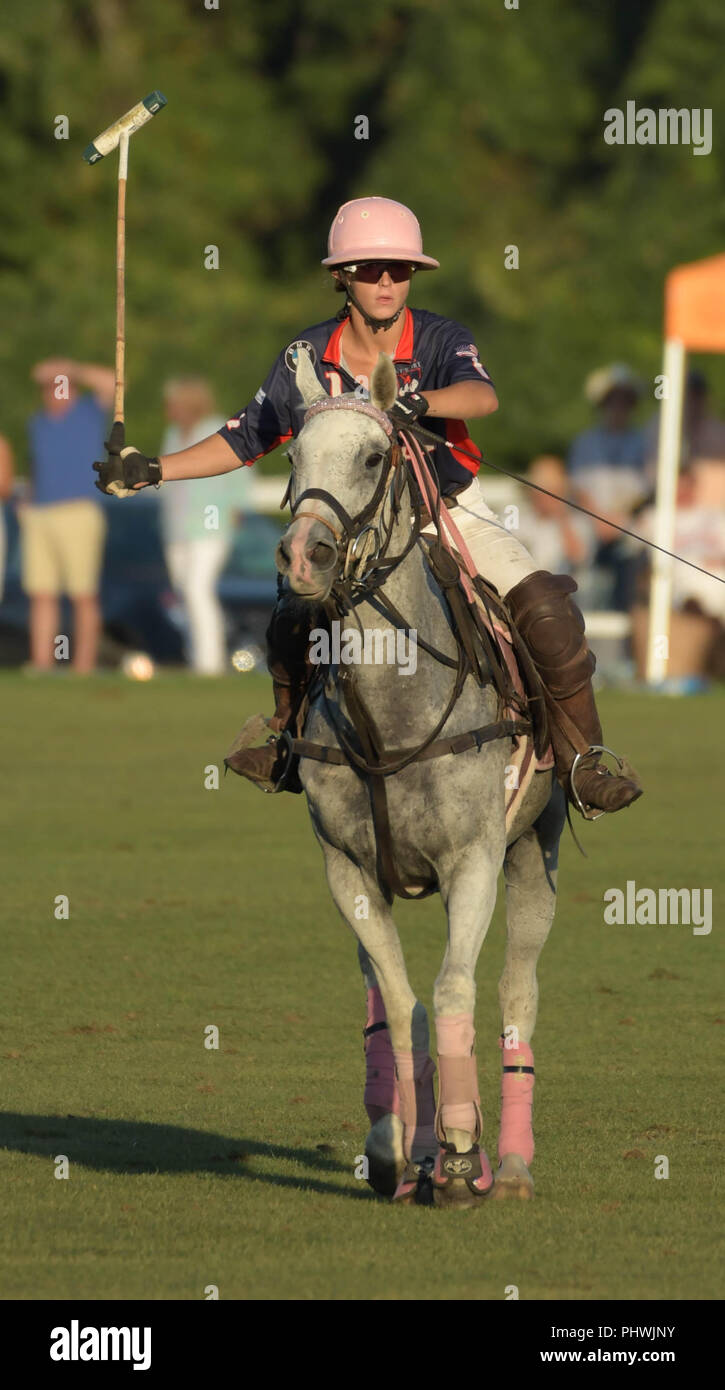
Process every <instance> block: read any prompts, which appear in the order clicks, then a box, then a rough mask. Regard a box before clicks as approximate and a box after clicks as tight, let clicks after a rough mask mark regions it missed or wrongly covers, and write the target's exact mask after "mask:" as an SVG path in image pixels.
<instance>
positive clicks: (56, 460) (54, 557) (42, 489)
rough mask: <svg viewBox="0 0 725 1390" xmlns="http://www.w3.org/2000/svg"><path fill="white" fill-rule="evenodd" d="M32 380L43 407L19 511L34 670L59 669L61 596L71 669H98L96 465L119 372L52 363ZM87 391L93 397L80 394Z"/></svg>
mask: <svg viewBox="0 0 725 1390" xmlns="http://www.w3.org/2000/svg"><path fill="white" fill-rule="evenodd" d="M31 376H32V378H33V380H34V381H35V382H37V384H38V386H39V387H40V389H41V393H42V400H43V408H42V410H39V411H38V412H37V414H35V415H33V416H31V418H30V421H29V425H28V429H29V442H30V491H29V501H28V502H26V503H23V505H22V506H21V507H19V508H18V520H19V522H20V527H21V536H22V582H23V588H24V589H25V591H26V593H27V594H28V595H29V596H30V668H29V669H31V670H37V671H48V670H52V669H54V668H55V638H56V636H58V627H59V621H60V595H61V594H68V595H69V597H70V598H71V599H72V601H73V645H72V666H73V668H74V670H76V671H82V672H89V671H92V670H93V669H94V668H95V665H96V658H97V654H98V641H99V637H100V632H101V610H100V605H99V602H98V588H99V582H100V573H101V565H102V561H103V548H104V541H105V535H106V518H105V516H104V513H103V509H102V506H101V504H100V501H99V500H97V499H98V498H99V494H98V492H97V491H96V488H95V474H94V472H93V468H92V464H93V462H94V460H95V459H99V458H103V456H104V442H103V441H104V435H105V433H106V425H107V422H108V416H109V412H110V409H111V406H112V404H113V386H114V375H113V371H112V370H111V369H110V368H108V367H100V366H96V365H94V364H92V363H79V362H72V361H70V360H69V359H68V358H53V359H51V360H49V361H47V362H38V363H37V365H36V366H35V367H34V368H33V370H32V373H31ZM84 389H85V390H87V391H88V392H90V394H81V393H82V392H83V391H84Z"/></svg>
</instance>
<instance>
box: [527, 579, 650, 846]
mask: <svg viewBox="0 0 725 1390" xmlns="http://www.w3.org/2000/svg"><path fill="white" fill-rule="evenodd" d="M576 588H577V585H576V582H575V580H573V579H572V578H571V576H570V575H566V574H549V573H548V571H546V570H537V571H536V573H535V574H530V575H528V576H527V577H526V579H522V580H521V582H520V583H519V584H517V585H516V586H515V587H514V588H513V589H512V590H511V592H510V593H509V594H507V596H506V605H507V607H508V609H509V611H510V613H511V617H512V618H513V621H514V623H515V624H516V627H517V628H518V631H519V632H520V634H521V636H522V637H523V639H524V642H525V643H526V646H527V647H528V649H529V652H530V653H531V657H532V660H533V662H534V665H535V666H536V669H537V671H538V673H539V675H540V677H541V680H542V682H543V684H544V688H545V693H546V706H547V712H548V715H549V732H550V735H551V743H552V747H553V750H554V758H555V761H556V775H557V777H558V779H559V782H560V783H561V785H562V787H563V788H564V790H565V792H566V794H567V796H568V798H569V800H570V801H571V803H572V805H573V806H576V808H577V810H578V811H581V813H582V815H583V816H584V817H585V819H587V820H595V819H596V815H592V814H590V813H591V812H600V813H601V812H604V811H619V810H621V808H622V807H623V806H630V805H631V804H632V802H633V801H636V800H637V798H638V797H640V796H641V795H642V788H641V787H640V786H639V785H638V783H637V782H635V781H633V780H632V779H631V778H630V777H627V776H626V775H622V774H620V775H618V776H617V775H612V773H611V772H609V770H608V769H607V767H606V766H605V765H604V764H603V763H600V762H599V761H598V758H597V755H598V754H599V753H603V752H610V750H609V749H605V748H604V747H603V745H602V726H601V724H600V722H599V716H598V714H597V708H596V705H595V703H594V692H593V690H592V683H591V678H592V675H593V673H594V669H595V666H596V658H595V656H594V654H593V652H591V651H590V650H589V647H588V645H587V640H586V637H585V635H584V618H583V616H582V613H581V611H580V609H579V608H578V607H577V605H576V603H574V601H573V599H571V598H570V595H571V594H572V593H574V592H575V591H576ZM612 756H613V757H615V758H616V754H613V755H612ZM616 760H617V762H618V763H619V766H620V768H622V767H623V766H624V764H623V763H622V761H621V760H620V759H618V758H617V759H616Z"/></svg>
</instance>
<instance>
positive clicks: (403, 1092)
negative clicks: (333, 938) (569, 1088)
mask: <svg viewBox="0 0 725 1390" xmlns="http://www.w3.org/2000/svg"><path fill="white" fill-rule="evenodd" d="M321 843H322V848H323V853H324V856H325V869H326V873H327V882H328V885H329V888H330V892H331V894H332V897H333V900H334V902H335V905H336V906H337V908H338V911H339V912H340V913H341V915H342V916H343V918H344V919H345V921H346V922H347V924H348V926H349V927H350V928H351V929H352V931H353V932H354V933H355V935H356V936H357V938H358V942H359V948H358V950H359V952H360V960H361V965H363V971H364V973H365V974H366V982H367V983H368V990H369V994H368V999H369V1004H370V1005H372V1011H373V1013H374V1014H375V1015H376V1017H375V1022H377V1023H382V1022H383V1019H384V1020H385V1023H386V1028H385V1029H383V1028H379V1029H378V1030H377V1031H376V1032H375V1033H373V1034H372V1035H370V1036H371V1037H378V1038H379V1037H380V1036H381V1035H382V1034H383V1033H385V1032H387V1033H388V1035H389V1048H387V1047H385V1046H384V1047H383V1053H382V1055H383V1056H384V1057H385V1058H386V1065H387V1069H388V1074H389V1065H390V1059H391V1058H392V1065H393V1075H392V1078H390V1080H392V1081H393V1082H394V1089H393V1092H392V1094H393V1096H394V1094H395V1092H396V1091H397V1097H398V1106H397V1114H396V1113H395V1110H394V1109H393V1110H390V1111H388V1110H386V1108H385V1107H386V1105H387V1104H389V1103H390V1102H391V1099H392V1097H391V1086H390V1080H388V1081H387V1082H386V1078H385V1077H384V1076H383V1077H382V1078H381V1077H375V1078H369V1080H374V1081H375V1082H376V1083H377V1082H381V1084H380V1086H379V1087H378V1086H377V1085H376V1086H375V1087H374V1088H371V1089H368V1088H366V1103H368V1104H369V1106H370V1109H369V1110H368V1114H369V1118H370V1120H371V1125H372V1127H371V1130H370V1134H369V1135H368V1139H367V1142H366V1146H365V1152H366V1156H367V1158H368V1165H369V1168H368V1178H369V1181H370V1183H371V1186H373V1187H374V1188H375V1190H376V1191H380V1192H384V1193H385V1194H386V1195H395V1196H396V1198H397V1199H398V1200H402V1201H408V1200H410V1201H413V1200H415V1198H416V1195H420V1194H418V1191H417V1190H418V1187H419V1176H420V1174H419V1171H416V1167H415V1165H420V1164H421V1163H422V1162H423V1160H426V1159H428V1158H431V1159H432V1156H433V1154H434V1153H435V1149H436V1143H435V1136H434V1130H433V1122H434V1117H435V1098H434V1091H433V1077H434V1075H435V1067H434V1065H433V1062H432V1060H431V1058H430V1055H429V1037H428V1016H427V1014H426V1011H425V1009H424V1007H423V1005H422V1004H421V1003H420V1002H419V1001H418V1000H417V999H416V997H415V995H414V993H413V991H412V990H411V988H410V984H409V982H408V977H407V973H406V969H405V961H404V959H403V951H402V947H401V944H400V938H399V936H398V931H397V928H396V925H395V922H394V920H393V917H392V913H391V911H390V906H389V904H388V903H387V901H386V900H385V898H384V896H383V894H382V893H381V891H380V889H379V887H378V885H377V883H375V882H374V881H373V880H372V879H370V878H369V877H368V876H366V875H365V874H364V873H363V871H362V870H361V869H360V867H359V866H358V865H357V864H356V863H354V862H353V860H351V859H350V858H348V856H347V855H346V854H344V853H343V852H342V851H341V850H338V849H336V848H335V847H334V846H332V845H330V844H328V843H326V842H324V841H321ZM374 991H378V992H379V995H378V998H376V997H375V993H374ZM371 996H372V997H371ZM366 1031H367V1030H366ZM366 1041H367V1042H368V1045H369V1042H370V1038H368V1039H367V1040H366ZM373 1055H374V1053H373ZM370 1070H371V1071H373V1070H377V1068H376V1067H373V1066H372V1065H371V1068H370ZM374 1107H377V1108H374ZM424 1167H425V1165H424ZM403 1179H405V1180H403Z"/></svg>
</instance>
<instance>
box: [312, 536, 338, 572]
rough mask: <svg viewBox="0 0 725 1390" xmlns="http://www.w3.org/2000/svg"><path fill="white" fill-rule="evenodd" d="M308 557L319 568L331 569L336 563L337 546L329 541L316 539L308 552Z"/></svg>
mask: <svg viewBox="0 0 725 1390" xmlns="http://www.w3.org/2000/svg"><path fill="white" fill-rule="evenodd" d="M308 558H309V559H310V560H311V562H312V564H313V565H315V567H316V568H317V569H322V570H329V569H331V568H332V566H333V565H334V563H335V559H336V552H335V547H334V546H332V545H328V543H327V541H316V542H315V544H314V545H313V547H312V549H311V550H310V551H309V552H308Z"/></svg>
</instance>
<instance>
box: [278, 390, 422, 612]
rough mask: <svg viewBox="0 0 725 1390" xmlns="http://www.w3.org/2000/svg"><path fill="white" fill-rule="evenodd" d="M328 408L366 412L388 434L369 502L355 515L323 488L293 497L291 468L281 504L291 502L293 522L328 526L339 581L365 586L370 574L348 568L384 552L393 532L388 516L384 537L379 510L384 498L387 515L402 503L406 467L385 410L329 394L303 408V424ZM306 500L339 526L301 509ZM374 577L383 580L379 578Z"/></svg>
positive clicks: (394, 511) (368, 560)
mask: <svg viewBox="0 0 725 1390" xmlns="http://www.w3.org/2000/svg"><path fill="white" fill-rule="evenodd" d="M328 410H354V411H355V412H356V413H357V414H359V415H368V416H369V417H370V418H371V419H373V420H375V422H376V424H378V425H380V427H381V429H382V430H383V431H384V433H385V434H386V435H387V437H388V439H389V441H390V442H389V444H388V449H387V452H386V454H385V456H384V457H385V459H386V460H387V466H386V464H383V466H382V468H381V471H380V477H379V478H378V481H377V483H376V486H375V491H374V492H373V495H372V497H371V499H370V501H369V502H368V503H367V505H366V506H364V507H363V508H361V510H360V511H359V512H357V513H356V515H355V516H350V513H349V512H348V511H347V510H346V508H345V507H343V505H342V503H341V502H339V501H338V499H337V498H336V497H335V496H333V494H332V493H331V492H328V491H327V490H326V489H325V488H319V487H310V488H306V489H305V491H304V492H302V493H300V495H299V497H293V496H292V482H293V474H292V473H290V480H289V483H288V484H287V488H286V491H285V494H284V497H283V498H282V501H281V503H280V507H284V506H286V504H287V502H288V501H289V507H290V511H291V513H292V519H293V521H297V520H298V519H299V517H302V516H306V517H310V518H311V519H312V520H314V521H319V522H321V523H322V525H323V526H326V527H327V530H328V531H330V532H331V533H332V535H333V536H334V538H335V543H336V545H337V550H338V564H337V575H336V579H337V581H338V582H342V583H345V582H346V581H347V582H352V583H354V584H355V585H356V586H364V585H365V584H366V583H367V581H368V579H369V575H368V574H364V575H358V576H356V575H354V574H351V571H352V570H353V569H354V567H355V565H357V564H359V563H361V562H363V561H365V562H366V563H367V562H372V563H374V562H375V561H377V560H379V559H381V557H383V556H384V555H385V552H386V549H387V545H388V544H389V541H390V536H391V534H392V521H391V526H390V528H389V529H388V533H387V535H386V536H385V537H383V535H382V529H383V528H382V514H383V509H384V507H385V501H386V497H387V498H388V499H389V501H390V505H391V518H392V516H394V515H395V514H396V511H397V507H398V504H399V502H400V497H401V493H402V488H403V483H404V481H405V478H404V470H403V469H402V467H401V461H402V451H401V449H400V446H399V444H398V443H397V441H396V440H395V438H394V427H393V424H392V422H391V421H390V420H389V419H388V417H387V415H386V414H385V413H384V411H382V410H378V408H377V406H374V405H373V404H372V402H371V401H365V400H350V399H349V398H344V397H341V396H332V397H327V398H326V399H325V400H321V401H316V402H315V404H314V405H312V406H310V408H309V409H308V410H307V411H306V413H305V417H304V423H305V424H307V421H308V420H310V419H311V418H312V417H313V416H314V415H318V414H320V413H321V412H322V411H328ZM307 500H317V501H320V502H324V504H325V506H327V507H329V508H330V510H331V511H332V512H334V514H335V516H336V517H337V519H338V521H339V523H340V527H339V528H338V527H336V526H334V525H333V523H332V522H331V521H328V520H327V518H326V517H324V516H321V515H320V513H319V512H316V511H311V510H310V509H308V508H301V507H300V503H302V502H304V501H307ZM417 530H418V528H416V530H415V533H414V535H413V537H412V539H411V543H410V545H412V544H413V543H414V541H415V539H416V536H417ZM368 534H372V536H373V537H374V545H373V548H372V552H371V553H370V551H369V550H368V548H367V546H366V545H365V544H364V543H363V538H364V537H365V536H366V535H368ZM410 545H409V546H407V547H406V550H405V552H403V554H407V551H408V549H410ZM403 554H401V555H399V556H396V557H395V563H396V564H397V563H399V561H400V560H401V559H402V558H403ZM391 567H392V561H391V562H390V563H389V564H388V565H387V566H386V567H385V568H386V569H387V570H388V571H389V569H390V568H391ZM378 582H382V577H381V579H379V580H378Z"/></svg>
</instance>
